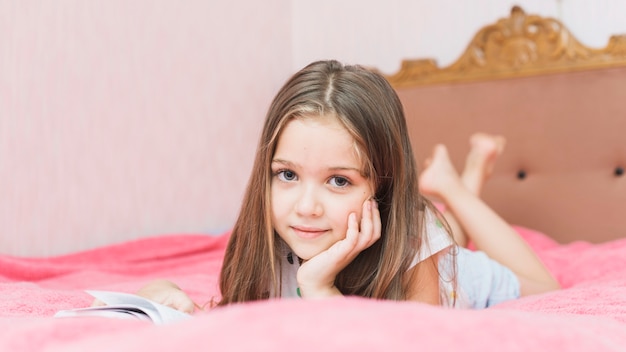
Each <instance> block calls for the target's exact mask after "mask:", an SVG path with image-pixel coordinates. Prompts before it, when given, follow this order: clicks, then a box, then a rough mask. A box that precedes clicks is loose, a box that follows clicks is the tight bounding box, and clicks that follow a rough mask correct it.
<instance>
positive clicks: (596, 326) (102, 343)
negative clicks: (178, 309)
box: [0, 228, 626, 351]
mask: <svg viewBox="0 0 626 352" xmlns="http://www.w3.org/2000/svg"><path fill="white" fill-rule="evenodd" d="M519 231H520V233H521V234H522V235H523V236H524V237H525V238H526V239H527V240H528V242H529V243H530V244H531V245H532V246H533V248H534V249H535V250H536V251H537V253H538V254H539V255H540V257H541V258H542V259H543V261H544V262H545V263H546V265H547V266H548V267H549V269H550V270H551V271H552V272H553V273H554V275H555V276H556V277H557V278H558V280H559V281H560V282H561V284H562V285H563V287H564V289H563V290H560V291H556V292H551V293H548V294H543V295H537V296H530V297H525V298H522V299H520V300H516V301H512V302H507V303H503V304H501V305H498V306H496V307H493V308H490V309H485V310H480V311H469V310H468V311H461V310H450V309H444V308H439V307H432V306H427V305H424V304H418V303H413V302H388V301H374V300H366V299H360V298H344V299H332V300H324V301H303V300H283V301H266V302H257V303H249V304H242V305H237V306H231V307H227V308H223V309H219V310H214V311H212V312H207V313H201V314H198V315H197V316H196V317H195V318H194V319H191V320H187V321H183V322H179V323H174V324H171V325H165V326H155V325H152V324H150V323H147V322H143V321H134V320H118V319H110V318H95V317H89V318H65V319H56V318H52V315H53V314H54V313H55V312H56V311H57V310H60V309H67V308H74V307H81V306H87V305H89V304H90V302H91V298H90V296H89V295H87V294H86V293H84V290H85V289H100V290H114V291H124V292H134V291H135V290H136V289H137V288H138V287H139V286H141V285H142V284H143V283H145V282H146V281H148V280H150V279H153V278H169V279H172V280H174V281H175V282H177V283H178V284H179V285H180V286H182V288H183V289H185V290H186V291H187V292H189V294H190V295H191V296H192V298H193V299H194V300H196V301H197V302H206V301H208V300H209V299H211V297H213V296H215V295H217V294H218V289H217V277H218V273H219V267H220V264H221V261H222V256H223V250H224V246H225V243H226V241H227V238H228V234H222V235H220V236H204V235H172V236H160V237H155V238H150V239H143V240H138V241H133V242H128V243H122V244H119V245H114V246H108V247H103V248H99V249H96V250H91V251H85V252H80V253H76V254H72V255H67V256H60V257H54V258H47V259H44V258H15V257H9V256H0V297H2V299H1V301H0V312H1V315H0V350H1V351H42V350H45V351H109V350H115V351H139V350H153V351H171V350H181V351H183V350H200V349H202V350H213V351H223V350H229V351H281V350H297V351H309V350H310V351H313V350H316V351H320V350H323V351H332V350H338V351H339V350H340V351H345V350H355V351H356V350H358V351H418V350H437V351H450V350H463V351H485V350H507V351H517V350H519V351H527V350H546V351H552V350H559V351H561V350H568V351H590V350H591V351H625V350H626V239H622V240H617V241H613V242H609V243H604V244H590V243H585V242H577V243H572V244H569V245H559V244H556V243H554V242H552V241H551V240H550V239H548V238H547V237H546V236H544V235H542V234H540V233H537V232H533V231H530V230H528V229H524V228H519Z"/></svg>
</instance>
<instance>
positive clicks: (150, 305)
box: [55, 291, 191, 324]
mask: <svg viewBox="0 0 626 352" xmlns="http://www.w3.org/2000/svg"><path fill="white" fill-rule="evenodd" d="M86 292H87V293H89V294H90V295H92V296H93V297H94V298H96V299H98V300H100V301H102V302H103V303H104V304H106V305H105V306H96V307H86V308H77V309H68V310H63V311H59V312H57V313H56V314H55V317H69V316H86V315H93V316H103V317H114V318H135V319H141V320H150V321H152V322H153V323H155V324H164V323H170V322H174V321H179V320H183V319H189V318H191V315H189V314H187V313H184V312H181V311H179V310H176V309H173V308H170V307H168V306H165V305H162V304H159V303H156V302H153V301H151V300H149V299H146V298H143V297H140V296H137V295H133V294H130V293H123V292H112V291H86Z"/></svg>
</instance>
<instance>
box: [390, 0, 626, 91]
mask: <svg viewBox="0 0 626 352" xmlns="http://www.w3.org/2000/svg"><path fill="white" fill-rule="evenodd" d="M616 66H626V35H618V36H612V37H611V38H610V40H609V43H608V45H607V46H606V47H605V48H603V49H593V48H589V47H586V46H585V45H583V44H581V43H580V42H579V41H578V40H577V39H576V38H574V36H573V35H572V34H571V33H570V32H569V30H568V29H567V28H565V26H564V25H563V24H562V23H561V22H559V21H558V20H556V19H553V18H543V17H540V16H537V15H527V14H526V13H525V12H524V10H522V9H521V8H520V7H519V6H514V7H513V8H512V9H511V16H510V17H508V18H503V19H500V20H498V21H497V22H496V23H495V24H492V25H487V26H485V27H483V28H482V29H481V30H480V31H479V32H478V33H477V34H476V35H475V36H474V38H473V39H472V41H471V43H470V44H469V46H468V47H467V49H466V50H465V52H464V53H463V55H461V57H460V58H459V59H458V60H457V61H456V62H454V63H453V64H451V65H450V66H448V67H445V68H439V67H438V66H437V64H436V62H435V61H434V60H432V59H418V60H403V61H402V65H401V68H400V70H399V71H398V72H397V73H395V74H393V75H389V76H386V78H387V79H388V80H389V82H390V83H391V84H392V85H393V86H394V87H408V86H419V85H424V84H436V83H444V82H467V81H476V80H488V79H500V78H512V77H523V76H530V75H536V74H549V73H559V72H568V71H578V70H587V69H597V68H609V67H616Z"/></svg>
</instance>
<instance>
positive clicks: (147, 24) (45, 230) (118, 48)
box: [0, 0, 291, 256]
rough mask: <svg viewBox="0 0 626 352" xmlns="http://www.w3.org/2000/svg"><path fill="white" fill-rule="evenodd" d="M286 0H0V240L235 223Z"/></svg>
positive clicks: (277, 73) (33, 245) (117, 235)
mask: <svg viewBox="0 0 626 352" xmlns="http://www.w3.org/2000/svg"><path fill="white" fill-rule="evenodd" d="M290 25H291V23H290V2H289V1H288V0H268V1H263V2H255V1H227V0H223V1H204V0H186V1H176V0H133V1H126V0H116V1H111V0H92V1H82V0H57V1H43V0H40V1H3V2H0V252H1V253H7V254H14V255H30V256H40V255H44V256H45V255H53V254H61V253H68V252H72V251H76V250H80V249H86V248H93V247H96V246H100V245H103V244H109V243H114V242H119V241H123V240H128V239H132V238H138V237H142V236H152V235H158V234H163V233H181V232H193V233H217V232H220V231H223V230H224V229H227V228H230V227H231V226H232V223H233V221H234V219H235V216H236V213H237V210H238V208H239V205H240V199H241V194H242V192H243V188H244V187H245V183H246V182H247V177H248V174H249V171H250V167H251V163H252V158H253V153H254V148H255V145H256V140H257V137H258V133H259V129H260V126H261V123H262V119H263V116H264V113H265V110H266V109H267V106H268V104H269V101H270V99H271V98H272V96H273V94H274V93H275V91H276V90H277V89H278V88H279V86H280V84H282V82H283V81H284V79H285V78H286V77H287V76H288V75H289V74H291V67H290V65H291V37H290V35H291V34H290Z"/></svg>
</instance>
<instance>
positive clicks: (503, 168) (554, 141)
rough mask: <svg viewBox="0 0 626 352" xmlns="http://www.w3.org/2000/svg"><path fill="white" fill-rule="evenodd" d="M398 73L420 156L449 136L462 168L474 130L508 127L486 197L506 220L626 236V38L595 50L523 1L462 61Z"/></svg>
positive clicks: (561, 236) (565, 236) (595, 237)
mask: <svg viewBox="0 0 626 352" xmlns="http://www.w3.org/2000/svg"><path fill="white" fill-rule="evenodd" d="M387 79H388V80H389V81H390V82H391V84H392V85H393V86H394V87H395V88H396V90H397V92H398V94H399V96H400V99H401V100H402V102H403V105H404V109H405V113H406V115H407V120H408V124H409V129H410V133H411V138H412V142H413V148H414V150H415V154H416V157H417V159H418V162H421V161H423V160H424V159H425V158H426V157H427V156H428V155H429V154H430V152H431V151H432V147H433V146H434V145H435V144H436V143H444V144H446V145H447V146H448V148H449V150H450V155H451V157H452V159H453V162H454V163H455V165H456V166H457V168H459V170H460V168H461V167H462V165H463V162H464V158H465V155H466V152H467V150H468V146H469V144H468V139H469V136H470V135H471V134H472V133H474V132H478V131H482V132H488V133H494V134H501V135H503V136H505V137H506V139H507V144H506V148H505V151H504V153H503V154H502V156H501V157H500V158H499V160H498V163H497V165H496V169H495V170H494V173H493V175H492V177H491V178H490V180H489V181H488V183H487V184H486V186H485V188H484V191H483V198H484V199H485V200H486V202H487V203H488V204H489V205H491V206H492V207H493V208H494V209H495V210H496V211H497V212H498V213H500V214H501V215H502V216H503V217H504V218H505V219H507V220H508V221H509V222H511V223H514V224H518V225H522V226H525V227H529V228H533V229H536V230H539V231H541V232H544V233H545V234H547V235H549V236H551V237H552V238H554V239H556V240H557V241H559V242H561V243H567V242H571V241H575V240H587V241H591V242H602V241H607V240H611V239H614V238H619V237H626V175H625V171H626V170H625V169H626V35H622V36H613V37H611V38H610V40H609V43H608V45H607V46H606V47H605V48H603V49H592V48H588V47H586V46H585V45H583V44H581V43H580V42H578V40H576V38H574V37H573V36H572V34H571V33H570V32H569V31H568V30H567V28H566V27H565V26H564V25H563V24H562V23H560V22H559V21H557V20H555V19H552V18H543V17H540V16H536V15H528V14H526V13H525V12H524V11H523V10H522V9H521V8H520V7H517V6H516V7H513V9H512V11H511V15H510V17H508V18H503V19H500V20H498V21H497V22H496V23H494V24H490V25H487V26H485V27H483V28H482V29H481V30H480V31H478V33H477V34H476V35H475V36H474V38H473V40H472V41H471V43H470V44H469V46H468V47H467V49H466V51H465V52H464V54H463V55H462V56H461V57H460V58H459V59H458V60H457V61H456V62H455V63H453V64H452V65H450V66H448V67H444V68H439V67H437V65H436V63H435V62H434V61H433V60H405V61H403V62H402V66H401V69H400V70H399V71H398V72H397V73H395V74H393V75H390V76H387Z"/></svg>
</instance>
